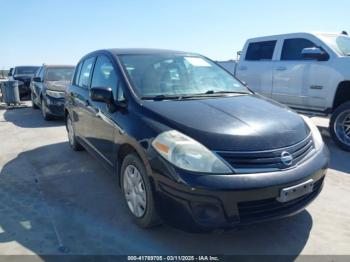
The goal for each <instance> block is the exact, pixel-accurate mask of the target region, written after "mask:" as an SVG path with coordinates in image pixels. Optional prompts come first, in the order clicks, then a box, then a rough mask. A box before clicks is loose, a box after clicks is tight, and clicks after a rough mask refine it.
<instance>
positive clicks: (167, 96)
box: [141, 95, 182, 101]
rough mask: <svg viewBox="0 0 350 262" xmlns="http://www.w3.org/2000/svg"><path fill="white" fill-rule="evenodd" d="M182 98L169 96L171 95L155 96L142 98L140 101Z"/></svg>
mask: <svg viewBox="0 0 350 262" xmlns="http://www.w3.org/2000/svg"><path fill="white" fill-rule="evenodd" d="M181 98H182V96H176V95H174V96H171V95H156V96H143V97H141V99H144V100H155V101H161V100H177V99H181Z"/></svg>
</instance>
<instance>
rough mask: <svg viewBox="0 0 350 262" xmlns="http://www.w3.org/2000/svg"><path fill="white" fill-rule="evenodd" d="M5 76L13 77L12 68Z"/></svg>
mask: <svg viewBox="0 0 350 262" xmlns="http://www.w3.org/2000/svg"><path fill="white" fill-rule="evenodd" d="M7 76H13V68H10V71H9V72H8V73H7Z"/></svg>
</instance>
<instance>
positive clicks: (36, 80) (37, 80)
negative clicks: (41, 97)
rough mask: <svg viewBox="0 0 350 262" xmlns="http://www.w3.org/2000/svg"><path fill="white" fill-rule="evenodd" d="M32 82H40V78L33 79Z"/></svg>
mask: <svg viewBox="0 0 350 262" xmlns="http://www.w3.org/2000/svg"><path fill="white" fill-rule="evenodd" d="M33 81H34V82H42V80H41V77H40V76H36V77H33Z"/></svg>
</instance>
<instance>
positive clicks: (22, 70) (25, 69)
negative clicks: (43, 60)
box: [15, 66, 39, 76]
mask: <svg viewBox="0 0 350 262" xmlns="http://www.w3.org/2000/svg"><path fill="white" fill-rule="evenodd" d="M38 68H39V67H37V66H21V67H16V69H15V75H32V76H33V75H34V74H35V73H36V71H37V70H38Z"/></svg>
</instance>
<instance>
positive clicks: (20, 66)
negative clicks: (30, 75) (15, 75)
mask: <svg viewBox="0 0 350 262" xmlns="http://www.w3.org/2000/svg"><path fill="white" fill-rule="evenodd" d="M20 67H37V68H39V67H40V66H33V65H21V66H15V67H13V68H20Z"/></svg>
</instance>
